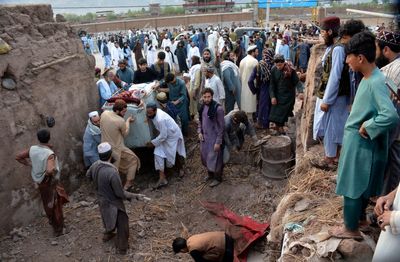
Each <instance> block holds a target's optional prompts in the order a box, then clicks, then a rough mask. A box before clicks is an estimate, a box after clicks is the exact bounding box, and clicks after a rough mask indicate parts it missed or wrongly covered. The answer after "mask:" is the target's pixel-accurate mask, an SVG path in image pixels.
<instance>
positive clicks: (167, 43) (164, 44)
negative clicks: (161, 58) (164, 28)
mask: <svg viewBox="0 0 400 262" xmlns="http://www.w3.org/2000/svg"><path fill="white" fill-rule="evenodd" d="M167 46H168V47H169V48H171V46H172V42H171V39H169V38H168V35H167V34H165V38H164V39H163V40H162V43H161V48H162V49H164V50H165V48H166V47H167Z"/></svg>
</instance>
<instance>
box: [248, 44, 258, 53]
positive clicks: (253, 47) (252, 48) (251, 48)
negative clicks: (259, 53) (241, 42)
mask: <svg viewBox="0 0 400 262" xmlns="http://www.w3.org/2000/svg"><path fill="white" fill-rule="evenodd" d="M256 48H257V46H256V45H251V46H249V47H248V48H247V52H250V51H253V50H254V49H256Z"/></svg>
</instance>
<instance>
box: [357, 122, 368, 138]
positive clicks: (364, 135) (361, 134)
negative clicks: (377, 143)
mask: <svg viewBox="0 0 400 262" xmlns="http://www.w3.org/2000/svg"><path fill="white" fill-rule="evenodd" d="M358 133H360V136H362V137H363V138H365V139H368V138H369V135H368V132H367V129H365V127H364V123H363V124H362V125H361V127H360V129H359V130H358Z"/></svg>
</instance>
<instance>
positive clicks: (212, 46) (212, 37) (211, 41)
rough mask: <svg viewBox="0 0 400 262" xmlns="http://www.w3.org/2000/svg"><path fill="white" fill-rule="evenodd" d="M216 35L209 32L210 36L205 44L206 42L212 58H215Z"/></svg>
mask: <svg viewBox="0 0 400 262" xmlns="http://www.w3.org/2000/svg"><path fill="white" fill-rule="evenodd" d="M217 35H218V33H217V32H213V31H210V34H209V35H208V37H207V42H208V49H210V50H211V53H212V54H213V56H215V51H216V49H217V41H218V36H217Z"/></svg>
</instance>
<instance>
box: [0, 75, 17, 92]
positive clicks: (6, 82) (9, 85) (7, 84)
mask: <svg viewBox="0 0 400 262" xmlns="http://www.w3.org/2000/svg"><path fill="white" fill-rule="evenodd" d="M1 85H2V86H3V87H4V88H5V89H8V90H14V89H15V88H16V87H17V84H16V83H15V81H14V80H13V79H11V78H3V80H2V81H1Z"/></svg>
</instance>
